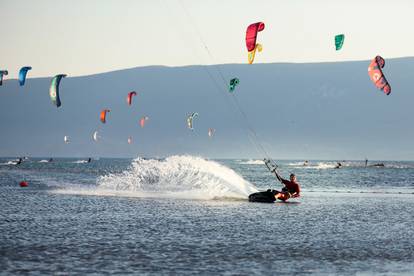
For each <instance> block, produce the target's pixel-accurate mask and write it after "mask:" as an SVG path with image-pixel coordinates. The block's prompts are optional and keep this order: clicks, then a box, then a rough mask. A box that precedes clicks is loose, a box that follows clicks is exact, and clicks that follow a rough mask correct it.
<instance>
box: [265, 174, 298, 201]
mask: <svg viewBox="0 0 414 276" xmlns="http://www.w3.org/2000/svg"><path fill="white" fill-rule="evenodd" d="M272 172H273V173H274V174H275V176H276V178H277V180H279V181H280V182H281V183H282V184H283V185H285V187H283V188H282V191H281V192H277V193H276V194H275V199H280V200H283V201H286V200H288V199H289V198H291V197H299V196H300V185H299V183H298V182H297V181H296V175H295V174H293V173H291V174H290V177H289V180H287V179H283V178H282V177H281V176H280V175H279V174H278V173H277V172H276V169H273V170H272Z"/></svg>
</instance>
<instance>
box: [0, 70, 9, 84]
mask: <svg viewBox="0 0 414 276" xmlns="http://www.w3.org/2000/svg"><path fill="white" fill-rule="evenodd" d="M8 74H9V71H7V70H0V85H2V84H3V76H7V75H8Z"/></svg>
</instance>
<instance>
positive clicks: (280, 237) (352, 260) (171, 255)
mask: <svg viewBox="0 0 414 276" xmlns="http://www.w3.org/2000/svg"><path fill="white" fill-rule="evenodd" d="M12 160H13V158H2V159H0V274H1V275H20V274H28V275H50V274H52V275H87V274H94V275H106V274H120V275H127V274H135V275H195V274H201V275H292V274H304V275H307V274H315V275H332V274H337V275H414V162H397V161H370V162H369V163H368V165H373V164H375V163H384V167H375V166H367V167H366V166H365V164H364V162H363V161H343V162H342V161H341V163H342V165H343V167H342V168H340V169H335V166H336V161H314V160H310V161H309V165H308V166H303V160H296V161H277V164H278V165H279V171H280V173H281V174H282V175H283V176H284V177H286V178H287V177H288V175H289V173H291V172H294V173H295V174H296V175H297V178H298V181H299V182H300V183H301V186H302V196H301V197H300V198H297V199H291V200H289V201H288V202H287V203H281V202H278V203H274V204H266V203H249V202H248V201H247V196H248V195H249V194H250V193H253V192H256V191H258V190H265V189H268V188H273V189H280V187H281V185H280V184H279V183H278V182H276V181H275V177H274V176H273V175H272V174H271V173H269V171H268V170H267V168H266V167H265V166H264V164H263V162H262V161H261V160H208V159H203V158H201V157H194V156H171V157H168V158H165V159H141V158H137V159H103V158H102V159H93V160H92V162H91V163H87V162H86V161H85V160H86V159H68V158H60V159H59V158H57V159H54V160H53V162H47V160H48V158H44V159H42V158H29V159H27V160H24V162H23V163H22V164H20V165H13V161H12ZM23 180H24V181H27V183H28V187H23V188H22V187H20V186H19V182H20V181H23Z"/></svg>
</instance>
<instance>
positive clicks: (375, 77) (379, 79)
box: [368, 56, 391, 95]
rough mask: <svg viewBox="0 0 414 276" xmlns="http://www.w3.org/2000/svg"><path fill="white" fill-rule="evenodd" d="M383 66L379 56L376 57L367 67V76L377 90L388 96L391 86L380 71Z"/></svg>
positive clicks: (383, 63) (383, 62)
mask: <svg viewBox="0 0 414 276" xmlns="http://www.w3.org/2000/svg"><path fill="white" fill-rule="evenodd" d="M384 66H385V61H384V59H383V58H382V57H381V56H376V57H375V58H374V59H373V60H372V61H371V63H370V64H369V66H368V75H369V77H370V78H371V81H372V82H373V83H374V84H375V86H376V87H377V88H378V89H380V90H382V91H384V93H385V94H386V95H389V94H390V93H391V86H390V84H389V83H388V81H387V79H386V78H385V76H384V74H383V73H382V70H381V68H384Z"/></svg>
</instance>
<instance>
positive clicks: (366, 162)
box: [365, 158, 368, 167]
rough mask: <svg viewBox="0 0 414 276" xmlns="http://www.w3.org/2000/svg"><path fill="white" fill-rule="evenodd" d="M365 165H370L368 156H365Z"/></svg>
mask: <svg viewBox="0 0 414 276" xmlns="http://www.w3.org/2000/svg"><path fill="white" fill-rule="evenodd" d="M365 167H368V158H365Z"/></svg>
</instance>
